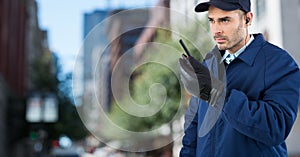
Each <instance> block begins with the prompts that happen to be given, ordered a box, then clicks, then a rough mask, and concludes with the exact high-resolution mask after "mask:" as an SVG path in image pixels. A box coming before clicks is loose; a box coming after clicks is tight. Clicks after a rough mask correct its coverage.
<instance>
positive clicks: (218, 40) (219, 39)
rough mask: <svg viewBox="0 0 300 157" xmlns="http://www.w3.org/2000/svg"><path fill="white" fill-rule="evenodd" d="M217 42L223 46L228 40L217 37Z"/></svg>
mask: <svg viewBox="0 0 300 157" xmlns="http://www.w3.org/2000/svg"><path fill="white" fill-rule="evenodd" d="M215 41H216V42H217V43H218V44H222V43H224V42H226V38H222V37H215Z"/></svg>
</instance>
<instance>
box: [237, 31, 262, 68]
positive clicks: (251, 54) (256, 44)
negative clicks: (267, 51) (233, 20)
mask: <svg viewBox="0 0 300 157" xmlns="http://www.w3.org/2000/svg"><path fill="white" fill-rule="evenodd" d="M253 36H254V40H253V42H252V43H251V44H250V45H249V46H248V47H247V48H246V49H245V51H244V52H243V53H242V54H241V55H239V56H238V58H239V59H241V60H242V61H243V62H245V63H247V64H248V65H250V66H252V65H253V63H254V60H255V57H256V55H257V53H258V52H259V50H260V49H261V48H262V46H263V45H264V44H265V43H266V41H265V39H264V37H263V35H262V34H253Z"/></svg>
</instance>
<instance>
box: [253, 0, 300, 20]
mask: <svg viewBox="0 0 300 157" xmlns="http://www.w3.org/2000/svg"><path fill="white" fill-rule="evenodd" d="M299 1H300V0H299ZM265 13H266V0H256V16H257V19H260V18H262V17H263V16H264V14H265Z"/></svg>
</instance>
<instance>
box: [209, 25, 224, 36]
mask: <svg viewBox="0 0 300 157" xmlns="http://www.w3.org/2000/svg"><path fill="white" fill-rule="evenodd" d="M211 30H212V33H213V34H220V33H222V27H221V25H220V24H218V23H214V24H212V25H211Z"/></svg>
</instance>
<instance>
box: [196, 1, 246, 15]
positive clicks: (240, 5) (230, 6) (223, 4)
mask: <svg viewBox="0 0 300 157" xmlns="http://www.w3.org/2000/svg"><path fill="white" fill-rule="evenodd" d="M210 5H213V6H215V7H217V8H219V9H222V10H225V11H232V10H237V9H240V10H242V11H244V12H246V13H247V12H249V11H250V10H251V9H250V8H251V2H250V0H210V1H208V2H203V3H200V4H198V5H197V6H196V7H195V11H196V12H204V11H207V10H208V8H209V6H210Z"/></svg>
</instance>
